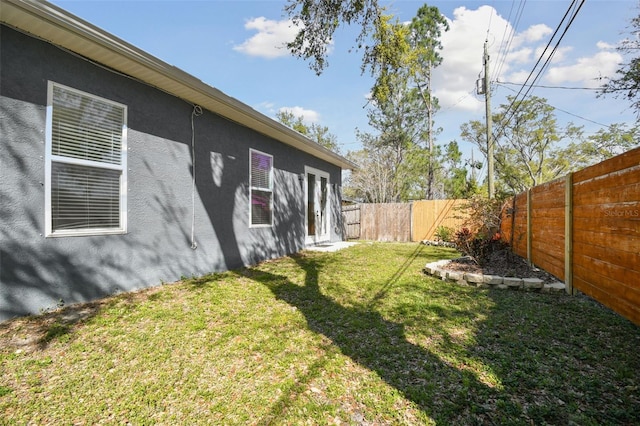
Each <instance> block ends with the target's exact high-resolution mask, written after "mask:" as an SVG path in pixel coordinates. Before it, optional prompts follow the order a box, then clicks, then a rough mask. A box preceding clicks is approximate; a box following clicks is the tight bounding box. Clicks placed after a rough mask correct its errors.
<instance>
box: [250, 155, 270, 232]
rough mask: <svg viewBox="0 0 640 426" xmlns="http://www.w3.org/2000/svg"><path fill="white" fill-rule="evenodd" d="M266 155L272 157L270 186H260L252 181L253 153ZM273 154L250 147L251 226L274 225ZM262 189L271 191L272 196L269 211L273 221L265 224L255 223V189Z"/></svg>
mask: <svg viewBox="0 0 640 426" xmlns="http://www.w3.org/2000/svg"><path fill="white" fill-rule="evenodd" d="M254 152H255V153H256V154H260V155H264V156H265V157H269V158H270V159H271V169H270V170H269V184H270V187H269V188H263V187H259V186H253V185H252V182H253V179H252V169H253V153H254ZM273 177H274V175H273V155H271V154H267V153H266V152H262V151H258V150H257V149H253V148H250V149H249V227H250V228H270V227H272V226H273V213H274V212H273V197H274V189H273V187H274V182H273ZM254 190H256V191H262V192H270V193H271V198H270V200H269V211H270V212H271V223H268V224H267V223H264V224H254V223H253V207H252V201H253V191H254Z"/></svg>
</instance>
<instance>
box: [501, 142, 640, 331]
mask: <svg viewBox="0 0 640 426" xmlns="http://www.w3.org/2000/svg"><path fill="white" fill-rule="evenodd" d="M502 238H503V239H504V240H505V241H507V242H509V243H511V245H512V248H513V250H514V252H515V253H517V254H518V255H520V256H522V257H524V258H526V259H528V260H529V261H530V262H531V263H533V264H535V265H536V266H538V267H540V268H542V269H544V270H546V271H548V272H550V273H552V274H553V275H555V276H556V277H558V278H560V279H561V280H563V281H564V282H565V285H566V288H567V291H568V292H570V293H575V292H576V290H579V291H581V292H583V293H585V294H587V295H589V296H591V297H593V298H594V299H596V300H598V301H599V302H600V303H602V304H604V305H606V306H608V307H609V308H611V309H613V310H615V311H616V312H618V313H620V314H621V315H623V316H625V317H626V318H628V319H630V320H631V321H633V322H635V323H636V324H639V325H640V148H637V149H634V150H632V151H629V152H627V153H625V154H622V155H619V156H617V157H614V158H611V159H609V160H606V161H603V162H602V163H599V164H596V165H594V166H591V167H588V168H586V169H583V170H581V171H578V172H575V173H572V174H570V175H568V176H566V177H564V178H562V179H558V180H555V181H553V182H549V183H546V184H544V185H539V186H536V187H534V188H532V189H530V190H529V191H527V192H525V193H522V194H519V195H517V196H516V197H515V198H514V199H512V200H510V201H508V203H507V205H506V206H505V208H504V209H503V217H502Z"/></svg>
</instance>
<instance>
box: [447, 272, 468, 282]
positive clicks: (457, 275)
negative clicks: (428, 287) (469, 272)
mask: <svg viewBox="0 0 640 426" xmlns="http://www.w3.org/2000/svg"><path fill="white" fill-rule="evenodd" d="M447 278H449V279H450V280H452V281H459V280H461V279H463V278H464V273H463V272H456V271H447Z"/></svg>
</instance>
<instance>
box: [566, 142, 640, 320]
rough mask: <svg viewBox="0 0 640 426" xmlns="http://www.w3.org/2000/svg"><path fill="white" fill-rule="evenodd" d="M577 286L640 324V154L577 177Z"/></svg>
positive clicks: (630, 154)
mask: <svg viewBox="0 0 640 426" xmlns="http://www.w3.org/2000/svg"><path fill="white" fill-rule="evenodd" d="M572 226H573V286H574V288H576V289H578V290H580V291H582V292H583V293H585V294H588V295H589V296H591V297H593V298H594V299H596V300H598V301H600V302H601V303H603V304H604V305H606V306H608V307H610V308H611V309H613V310H615V311H617V312H619V313H620V314H622V315H624V316H626V317H627V318H629V319H631V320H632V321H634V322H635V323H637V324H640V148H638V149H635V150H633V151H629V152H627V153H626V154H623V155H620V156H617V157H614V158H611V159H609V160H607V161H604V162H602V163H599V164H596V165H594V166H592V167H588V168H586V169H584V170H581V171H579V172H576V173H574V174H573V219H572Z"/></svg>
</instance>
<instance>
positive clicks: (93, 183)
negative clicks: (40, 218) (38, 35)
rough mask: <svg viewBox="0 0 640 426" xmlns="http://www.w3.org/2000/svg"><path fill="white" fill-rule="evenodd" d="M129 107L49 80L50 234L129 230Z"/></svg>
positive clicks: (47, 218)
mask: <svg viewBox="0 0 640 426" xmlns="http://www.w3.org/2000/svg"><path fill="white" fill-rule="evenodd" d="M126 122H127V108H126V106H124V105H121V104H118V103H115V102H112V101H109V100H106V99H102V98H98V97H96V96H93V95H90V94H87V93H84V92H80V91H78V90H75V89H71V88H69V87H65V86H62V85H59V84H57V83H53V82H49V93H48V108H47V151H46V159H47V161H46V166H45V167H46V171H45V173H46V195H45V211H46V213H45V215H46V217H45V223H46V234H47V236H75V235H96V234H119V233H125V232H126V211H127V207H126V204H127V203H126V134H127V125H126Z"/></svg>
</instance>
